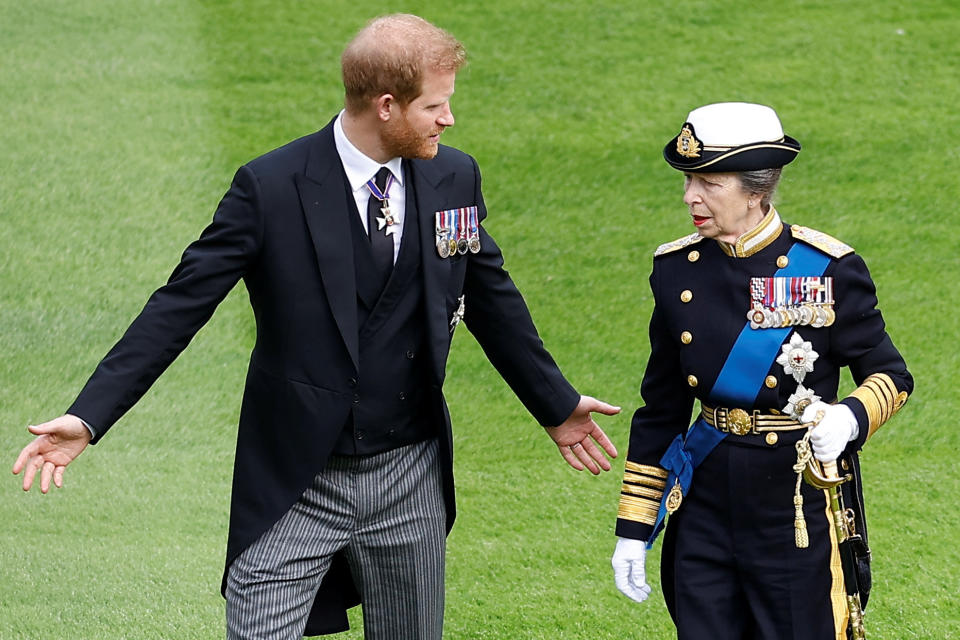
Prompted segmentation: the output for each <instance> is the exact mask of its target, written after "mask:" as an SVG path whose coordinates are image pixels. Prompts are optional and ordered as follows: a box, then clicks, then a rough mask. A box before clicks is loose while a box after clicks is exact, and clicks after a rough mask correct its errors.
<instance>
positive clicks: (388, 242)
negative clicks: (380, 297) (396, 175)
mask: <svg viewBox="0 0 960 640" xmlns="http://www.w3.org/2000/svg"><path fill="white" fill-rule="evenodd" d="M389 175H390V169H387V168H386V167H381V168H380V171H377V177H376V179H375V180H374V182H375V183H376V185H377V188H378V189H379V190H380V193H384V191H383V190H384V189H385V188H386V186H387V177H388V176H389ZM384 195H386V194H384ZM384 204H385V201H381V200H380V199H379V198H377V197H376V196H374V195H373V194H372V193H371V194H370V200H369V201H368V202H367V234H368V235H369V236H370V248H371V249H372V250H373V262H374V264H376V265H377V271H379V272H380V277H381V278H382V280H383V283H382V284H384V285H385V284H386V282H387V278H389V277H390V272H391V271H392V270H393V238H392V237H391V236H388V235H387V234H386V230H387V227H383V228H381V225H380V224H379V223H378V222H377V218H383V217H384V214H383V212H382V211H381V209H382V208H383V206H384Z"/></svg>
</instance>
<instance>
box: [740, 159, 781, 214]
mask: <svg viewBox="0 0 960 640" xmlns="http://www.w3.org/2000/svg"><path fill="white" fill-rule="evenodd" d="M782 171H783V167H776V168H773V169H754V170H753V171H739V172H737V177H738V178H740V186H741V187H742V188H743V190H744V191H746V192H747V193H757V194H760V196H761V197H760V206H761V207H762V208H763V210H764V211H767V210H768V209H769V208H770V202H771V201H772V200H773V194H774V192H775V191H776V190H777V185H778V184H780V173H781V172H782Z"/></svg>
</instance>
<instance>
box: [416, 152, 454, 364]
mask: <svg viewBox="0 0 960 640" xmlns="http://www.w3.org/2000/svg"><path fill="white" fill-rule="evenodd" d="M409 166H410V175H411V176H412V183H413V187H414V190H415V192H416V198H417V213H418V215H419V218H420V259H421V260H422V264H423V281H424V292H423V295H424V303H425V307H426V313H427V330H428V335H429V341H430V353H431V354H432V355H433V359H434V362H433V364H434V370H435V372H436V374H437V377H438V380H443V372H444V369H445V368H446V360H447V352H448V350H449V348H450V331H449V328H448V322H449V318H448V317H447V301H446V292H447V282H448V281H449V279H450V263H449V261H448V260H444V259H442V258H441V257H440V256H439V255H438V254H437V248H436V247H437V239H436V235H435V229H434V222H435V218H434V214H435V213H436V212H437V211H443V210H444V209H446V208H447V205H448V200H447V196H446V195H445V194H444V193H443V187H444V185H445V184H446V183H447V182H448V181H449V180H451V179H452V178H453V173H451V172H450V171H448V170H445V169H444V168H443V167H439V166H436V165H435V164H434V163H428V162H425V161H419V160H412V161H410V163H409Z"/></svg>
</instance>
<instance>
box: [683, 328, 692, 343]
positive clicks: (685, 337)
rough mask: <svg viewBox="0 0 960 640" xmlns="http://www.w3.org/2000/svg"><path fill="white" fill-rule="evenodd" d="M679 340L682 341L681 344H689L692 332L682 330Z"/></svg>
mask: <svg viewBox="0 0 960 640" xmlns="http://www.w3.org/2000/svg"><path fill="white" fill-rule="evenodd" d="M680 342H682V343H683V344H690V343H691V342H693V334H692V333H690V332H689V331H684V332H683V333H681V334H680Z"/></svg>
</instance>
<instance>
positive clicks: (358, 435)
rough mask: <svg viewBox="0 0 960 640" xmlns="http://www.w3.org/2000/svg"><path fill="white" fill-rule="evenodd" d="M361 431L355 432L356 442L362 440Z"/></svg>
mask: <svg viewBox="0 0 960 640" xmlns="http://www.w3.org/2000/svg"><path fill="white" fill-rule="evenodd" d="M363 435H364V434H363V431H357V440H363Z"/></svg>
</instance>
